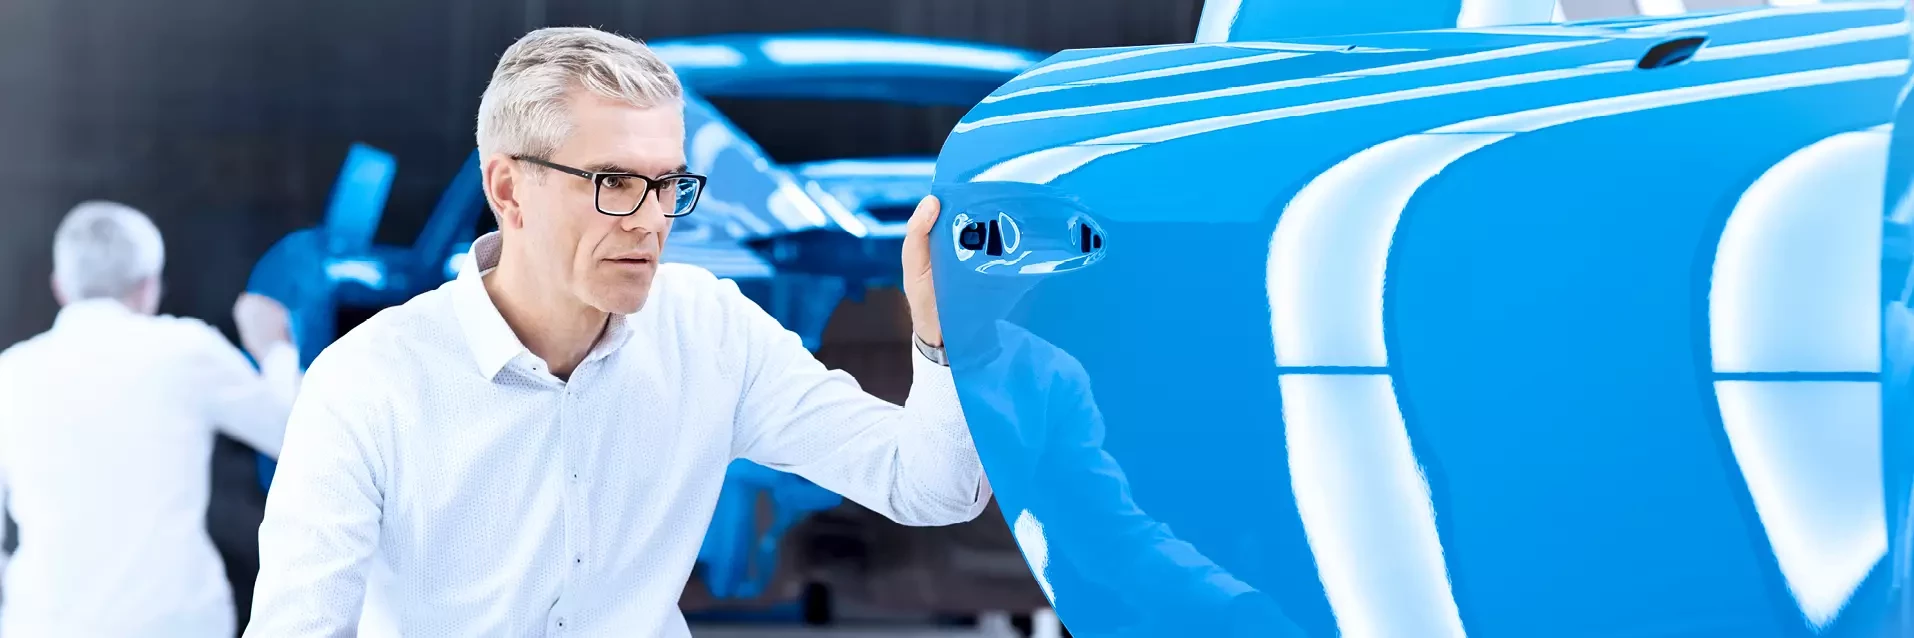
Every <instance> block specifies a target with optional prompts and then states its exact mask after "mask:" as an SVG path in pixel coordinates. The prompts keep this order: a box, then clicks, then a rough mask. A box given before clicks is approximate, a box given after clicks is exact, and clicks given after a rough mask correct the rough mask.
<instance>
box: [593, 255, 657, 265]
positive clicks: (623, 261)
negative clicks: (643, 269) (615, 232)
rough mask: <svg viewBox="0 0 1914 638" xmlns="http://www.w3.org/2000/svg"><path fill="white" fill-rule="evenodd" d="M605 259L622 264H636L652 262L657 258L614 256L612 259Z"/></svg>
mask: <svg viewBox="0 0 1914 638" xmlns="http://www.w3.org/2000/svg"><path fill="white" fill-rule="evenodd" d="M605 261H609V262H611V263H614V264H619V265H622V266H636V265H643V264H650V263H652V262H653V261H655V260H653V259H652V258H650V257H614V258H611V259H607V260H605Z"/></svg>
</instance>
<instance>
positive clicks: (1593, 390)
mask: <svg viewBox="0 0 1914 638" xmlns="http://www.w3.org/2000/svg"><path fill="white" fill-rule="evenodd" d="M1690 35H1703V36H1706V37H1707V38H1708V42H1707V44H1706V46H1705V47H1704V48H1703V49H1702V50H1701V51H1700V53H1699V54H1698V55H1697V56H1696V57H1695V58H1694V59H1691V60H1689V61H1687V62H1684V63H1681V64H1678V65H1675V66H1670V67H1666V68H1661V69H1654V70H1640V69H1636V68H1635V63H1636V61H1637V60H1639V59H1640V57H1641V56H1642V55H1643V54H1644V53H1646V52H1647V51H1648V50H1650V49H1651V48H1652V47H1654V46H1655V45H1657V44H1659V43H1661V42H1664V41H1667V40H1670V39H1674V38H1677V37H1682V36H1690ZM1908 38H1909V36H1908V31H1907V27H1906V22H1905V16H1904V10H1903V9H1902V7H1901V6H1900V5H1898V4H1883V3H1850V4H1840V5H1827V6H1823V7H1819V8H1797V9H1775V10H1758V11H1750V12H1745V13H1740V14H1733V15H1712V16H1683V17H1676V18H1669V19H1654V20H1639V21H1634V22H1631V23H1611V24H1608V25H1593V26H1591V25H1567V26H1563V27H1559V28H1546V29H1532V30H1514V31H1509V30H1503V31H1498V32H1496V33H1487V34H1485V33H1471V32H1460V31H1448V32H1428V33H1404V34H1384V35H1374V36H1361V35H1359V36H1346V37H1335V38H1319V39H1316V40H1309V41H1303V42H1294V43H1292V44H1321V43H1326V42H1335V43H1342V44H1347V45H1355V46H1358V47H1368V48H1358V49H1352V50H1335V49H1332V50H1327V51H1324V50H1318V51H1310V52H1307V54H1306V55H1300V56H1294V57H1285V58H1281V59H1266V60H1262V61H1257V62H1253V63H1249V64H1242V65H1238V66H1223V67H1212V68H1210V70H1203V69H1194V70H1188V71H1189V72H1185V73H1180V74H1177V75H1175V76H1167V75H1166V76H1155V75H1152V74H1151V71H1152V70H1154V69H1156V68H1168V67H1174V66H1182V65H1190V64H1195V63H1198V62H1196V61H1199V60H1212V61H1213V60H1217V59H1232V58H1233V57H1239V56H1242V55H1246V53H1245V52H1243V51H1238V50H1210V49H1212V48H1214V47H1210V46H1180V47H1177V48H1176V51H1174V52H1171V53H1165V54H1161V55H1144V56H1137V55H1126V56H1120V57H1119V56H1110V57H1105V58H1102V59H1104V60H1107V61H1106V62H1101V63H1099V62H1095V60H1096V59H1098V56H1107V55H1109V54H1110V53H1111V52H1108V51H1104V52H1066V53H1063V54H1059V55H1058V56H1057V57H1056V58H1053V59H1052V60H1050V61H1047V62H1046V63H1045V64H1044V65H1040V66H1038V67H1036V68H1035V69H1033V70H1032V71H1031V72H1029V73H1027V74H1025V75H1024V76H1023V77H1022V78H1020V79H1018V80H1015V81H1012V82H1010V83H1008V84H1007V85H1006V86H1005V87H1003V89H1001V90H1000V91H999V92H998V93H996V94H994V95H993V96H992V97H991V98H989V99H987V100H986V101H985V102H984V103H983V104H981V105H979V106H978V107H977V108H976V109H974V110H973V111H972V112H971V113H970V115H969V116H968V117H966V118H965V120H964V122H963V123H962V124H960V125H959V126H958V129H957V131H956V132H954V133H953V134H952V136H951V138H950V139H949V141H948V142H947V143H946V145H945V147H944V150H943V154H942V156H941V157H940V158H939V161H938V166H937V171H936V175H937V181H936V186H935V192H936V193H937V194H938V195H939V196H940V197H942V198H943V199H944V201H945V203H946V208H945V213H944V219H943V223H940V224H939V227H938V230H937V234H936V235H935V236H934V237H933V242H934V245H935V246H937V247H938V248H937V250H936V251H934V253H933V254H934V255H935V259H936V260H937V263H936V268H935V273H936V276H937V289H938V292H939V300H938V301H939V308H940V311H941V313H942V317H943V324H944V326H945V338H946V343H947V344H948V347H949V348H950V353H951V356H952V364H953V369H954V372H955V373H956V376H957V382H958V387H959V391H960V394H961V396H962V400H963V404H964V409H965V413H966V416H967V418H968V419H969V422H970V425H971V428H972V432H973V435H974V438H975V440H976V441H977V443H978V446H979V448H980V452H981V453H982V455H983V460H984V464H985V467H986V470H987V471H988V473H989V475H990V479H991V483H992V485H993V487H994V488H995V489H996V492H997V498H998V500H999V503H1000V505H1001V506H1002V509H1003V511H1004V512H1005V516H1006V518H1007V519H1008V522H1009V524H1010V525H1011V527H1012V529H1013V531H1014V532H1016V534H1017V536H1018V539H1019V543H1020V545H1021V546H1022V548H1023V550H1024V553H1025V556H1026V558H1028V559H1029V561H1030V562H1031V564H1032V566H1033V571H1034V572H1035V573H1036V574H1037V575H1038V576H1039V577H1040V581H1041V582H1042V584H1043V586H1044V588H1045V590H1046V592H1047V593H1049V594H1050V595H1051V597H1052V598H1053V601H1054V603H1055V605H1056V607H1057V609H1058V610H1059V613H1060V614H1061V616H1062V618H1063V620H1064V621H1065V622H1066V623H1068V625H1069V627H1070V629H1071V632H1072V634H1073V635H1079V636H1161V635H1242V636H1274V635H1307V636H1335V635H1339V634H1340V635H1350V636H1356V635H1363V636H1386V637H1393V636H1404V637H1417V638H1420V637H1423V636H1460V635H1468V636H1476V637H1511V638H1514V637H1521V638H1527V637H1533V636H1561V637H1575V636H1709V637H1714V636H1720V637H1724V638H1725V637H1735V638H1743V637H1763V636H1775V637H1781V636H1837V637H1849V636H1854V637H1859V636H1869V637H1872V636H1899V635H1906V634H1905V633H1903V632H1905V631H1908V630H1910V626H1908V625H1904V624H1899V623H1901V622H1902V621H1903V619H1904V617H1906V616H1907V615H1908V614H1909V611H1910V608H1909V607H1908V606H1907V604H1906V603H1905V602H1904V600H1905V598H1906V597H1907V593H1906V588H1905V587H1902V586H1900V584H1899V582H1900V580H1897V577H1896V576H1895V574H1897V573H1906V570H1907V569H1908V568H1909V567H1910V566H1914V563H1911V562H1910V560H1909V559H1910V554H1909V551H1910V550H1909V546H1908V542H1907V540H1906V537H1907V536H1908V535H1907V534H1906V530H1907V529H1909V527H1908V525H1906V524H1905V523H1903V522H1902V521H1904V520H1906V518H1907V517H1908V511H1909V508H1908V507H1907V505H1906V503H1907V500H1908V494H1909V475H1910V468H1914V459H1909V458H1907V457H1908V455H1909V454H1910V452H1908V451H1907V448H1908V443H1909V441H1910V434H1914V431H1911V430H1910V428H1911V427H1914V426H1910V425H1909V418H1908V416H1907V408H1906V407H1905V406H1906V396H1907V384H1906V381H1905V380H1906V379H1907V374H1906V371H1907V370H1908V369H1909V365H1910V362H1914V355H1911V354H1906V353H1904V350H1903V349H1901V348H1904V346H1903V345H1900V344H1905V343H1908V341H1907V340H1906V336H1907V335H1906V328H1905V327H1904V324H1897V323H1896V322H1897V321H1901V320H1900V319H1896V313H1902V314H1903V315H1904V314H1905V312H1906V311H1905V304H1906V302H1905V298H1906V297H1905V295H1903V294H1901V292H1900V291H1901V290H1903V289H1904V288H1905V286H1904V285H1903V284H1902V283H1901V280H1905V279H1906V272H1905V271H1906V270H1907V267H1906V264H1907V263H1908V262H1909V261H1910V256H1909V255H1908V247H1907V242H1906V240H1905V237H1906V235H1907V230H1906V223H1905V222H1904V221H1903V222H1901V224H1900V225H1899V226H1898V227H1897V226H1896V225H1895V224H1894V223H1889V224H1888V225H1887V229H1888V230H1887V234H1886V237H1887V242H1886V246H1887V249H1886V253H1885V255H1884V256H1885V259H1883V253H1876V252H1874V251H1875V246H1877V245H1881V240H1882V238H1883V235H1882V234H1881V232H1880V231H1878V230H1876V229H1877V228H1879V227H1877V226H1875V225H1874V222H1873V221H1872V220H1873V218H1874V216H1876V215H1880V214H1882V213H1883V211H1884V210H1887V211H1892V210H1894V208H1892V206H1894V205H1895V204H1896V203H1897V202H1899V201H1901V198H1903V197H1904V196H1905V193H1906V191H1907V189H1908V187H1907V184H1908V175H1907V173H1908V169H1907V168H1906V162H1905V161H1904V160H1905V159H1906V158H1907V157H1910V156H1909V155H1907V154H1906V149H1907V148H1914V146H1909V143H1908V142H1906V141H1905V136H1906V129H1894V130H1893V132H1890V130H1889V129H1888V128H1885V127H1884V125H1887V124H1889V123H1890V122H1892V121H1893V120H1894V119H1895V118H1896V110H1895V109H1896V104H1897V100H1898V99H1899V96H1900V95H1901V93H1902V91H1903V87H1904V86H1905V85H1906V84H1907V82H1908V75H1907V69H1908V64H1907V60H1908V49H1909V43H1908ZM1231 48H1232V49H1234V48H1235V47H1231ZM1293 48H1295V49H1303V48H1305V47H1301V46H1297V47H1293ZM1263 50H1264V51H1266V50H1268V49H1263ZM1131 51H1134V50H1131ZM1066 63H1067V64H1069V65H1070V66H1071V67H1072V68H1067V69H1064V70H1059V71H1052V72H1045V69H1046V68H1047V67H1049V66H1051V65H1062V64H1066ZM1106 65H1107V68H1105V67H1106ZM1158 65H1160V66H1158ZM1106 71H1107V72H1108V73H1109V74H1110V75H1107V76H1106V75H1103V73H1104V72H1106ZM1121 76H1128V77H1121ZM1107 77H1119V79H1118V80H1116V81H1105V82H1098V81H1097V80H1098V79H1099V78H1107ZM1901 113H1902V115H1901V117H1906V116H1905V113H1906V111H1905V110H1903V111H1902V112H1901ZM1890 137H1891V138H1892V139H1893V140H1894V141H1895V143H1896V147H1895V148H1894V151H1893V153H1892V157H1893V160H1892V161H1893V166H1894V168H1892V169H1889V168H1888V165H1889V163H1890V160H1889V155H1890V152H1889V141H1890ZM1890 175H1891V177H1890ZM1884 201H1885V202H1886V203H1885V204H1884V203H1883V202H1884ZM979 220H983V221H985V222H989V221H993V220H994V221H996V222H997V227H998V229H999V230H998V233H999V238H998V241H997V242H996V246H995V248H996V249H997V252H1000V253H1001V254H997V255H992V254H990V252H991V251H992V248H993V246H991V245H990V243H991V242H972V243H971V244H970V245H966V243H965V241H964V236H965V235H964V231H965V230H966V229H973V228H975V227H973V226H971V224H974V223H977V222H978V221H979ZM1889 221H1890V222H1892V221H1893V220H1892V218H1890V220H1889ZM1085 224H1088V225H1089V226H1088V228H1089V229H1090V230H1091V232H1090V233H1088V234H1087V235H1086V234H1085V233H1084V230H1083V229H1084V228H1085V227H1086V226H1085ZM1013 226H1014V227H1015V229H1016V230H1015V231H1014V232H1013V231H1011V230H1010V229H1011V228H1012V227H1013ZM984 230H985V232H986V233H987V232H988V229H987V228H986V229H984ZM1897 233H1898V235H1897ZM1086 236H1088V237H1089V238H1090V241H1088V242H1087V243H1086V241H1085V237H1086ZM1896 237H1899V238H1900V239H1896ZM1072 248H1074V249H1075V252H1074V253H1072V250H1071V249H1072ZM1884 270H1885V271H1886V272H1887V273H1888V274H1887V278H1888V279H1889V280H1893V281H1895V282H1896V283H1893V284H1888V283H1883V282H1882V280H1880V279H1877V277H1878V276H1880V275H1878V273H1881V272H1882V271H1884ZM1877 291H1881V292H1886V291H1892V293H1891V294H1888V295H1884V296H1883V299H1882V301H1883V302H1889V303H1887V310H1888V319H1887V320H1886V325H1887V326H1888V328H1887V329H1886V330H1887V338H1886V339H1885V340H1883V339H1882V331H1883V328H1882V325H1883V322H1882V320H1881V315H1880V314H1879V313H1880V309H1881V308H1882V305H1881V304H1880V303H1879V302H1877V300H1876V294H1875V293H1876V292H1877ZM1896 304H1898V305H1896ZM1897 326H1901V327H1897ZM1883 344H1885V345H1886V347H1887V348H1888V349H1887V350H1886V353H1887V354H1886V360H1885V362H1883V359H1882V356H1881V353H1882V352H1883V350H1882V347H1883ZM1883 369H1885V370H1887V371H1888V372H1889V374H1888V375H1887V377H1886V378H1885V379H1884V378H1883V377H1882V371H1883ZM1884 381H1885V383H1884ZM1884 405H1885V406H1886V407H1885V409H1886V410H1887V411H1886V413H1885V415H1884V413H1883V412H1882V409H1883V406H1884ZM1889 521H1894V522H1893V523H1892V524H1890V523H1889ZM1890 539H1894V540H1892V541H1890ZM1898 578H1901V579H1904V577H1898Z"/></svg>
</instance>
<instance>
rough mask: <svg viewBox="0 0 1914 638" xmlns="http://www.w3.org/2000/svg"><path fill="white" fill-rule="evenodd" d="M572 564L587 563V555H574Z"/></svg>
mask: <svg viewBox="0 0 1914 638" xmlns="http://www.w3.org/2000/svg"><path fill="white" fill-rule="evenodd" d="M572 564H573V565H583V564H585V557H584V556H573V557H572Z"/></svg>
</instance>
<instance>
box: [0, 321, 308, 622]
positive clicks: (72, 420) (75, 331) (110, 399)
mask: <svg viewBox="0 0 1914 638" xmlns="http://www.w3.org/2000/svg"><path fill="white" fill-rule="evenodd" d="M260 363H261V369H263V370H265V371H266V372H267V374H266V375H265V376H263V377H262V376H261V374H260V373H259V372H256V371H255V370H254V369H253V366H252V364H250V363H248V362H247V361H246V358H245V356H244V355H242V354H240V351H239V350H238V349H237V348H235V347H233V345H232V344H231V343H229V342H228V341H226V338H225V337H224V336H222V335H220V334H219V332H218V331H216V330H214V329H213V328H211V327H209V326H207V325H206V324H204V323H201V322H199V321H196V320H192V319H180V318H174V317H152V316H145V315H140V314H136V313H134V312H132V311H130V310H128V309H127V308H126V307H125V306H122V305H120V304H119V303H118V302H115V301H104V300H92V301H83V302H79V303H74V304H71V305H68V306H67V307H65V308H64V309H62V310H61V311H60V314H59V318H58V319H57V320H55V322H54V325H53V329H52V330H49V331H47V332H46V333H44V334H41V335H39V336H37V337H34V338H32V339H29V340H27V341H24V342H21V343H20V344H18V345H16V346H14V347H12V348H10V349H8V350H7V351H6V352H5V353H4V354H0V481H3V483H0V489H3V490H4V492H5V495H6V499H7V509H8V510H9V511H10V512H11V513H12V514H13V518H14V520H16V521H17V522H18V523H19V525H20V539H19V540H20V543H19V549H18V550H17V552H16V553H15V554H14V556H13V558H12V560H11V561H10V564H9V565H7V567H6V575H5V582H4V586H0V596H3V597H4V603H3V604H0V635H4V636H5V637H6V638H34V637H38V636H50V637H65V636H87V637H89V638H94V637H99V638H108V637H114V636H129V637H132V636H140V637H145V636H161V637H172V636H178V637H185V636H209V637H210V636H220V637H226V636H232V635H233V631H234V627H233V624H234V621H235V614H234V609H233V597H232V591H231V588H230V586H229V585H228V584H227V582H226V570H225V568H224V566H223V565H222V564H221V562H220V558H219V554H218V552H217V551H215V550H214V548H213V541H212V538H211V537H210V536H209V535H208V534H207V532H206V501H207V498H208V494H209V492H210V491H211V477H210V474H209V473H210V471H211V469H210V467H211V466H210V465H209V463H210V458H211V456H212V450H213V434H214V432H215V431H221V432H225V433H227V434H229V435H231V436H233V437H234V438H237V439H239V440H240V441H243V442H245V443H246V444H248V445H251V446H253V447H254V448H256V449H258V450H259V451H261V452H265V453H267V454H277V453H278V452H279V444H280V439H281V436H282V435H283V434H284V428H285V425H286V416H287V413H288V412H289V411H290V408H291V405H292V395H293V393H294V392H295V391H296V387H297V383H298V374H299V357H298V355H297V353H295V352H294V351H293V349H292V347H291V346H290V345H282V346H281V347H280V348H278V349H277V350H275V351H274V352H272V353H270V354H268V355H267V356H266V360H265V361H262V362H260Z"/></svg>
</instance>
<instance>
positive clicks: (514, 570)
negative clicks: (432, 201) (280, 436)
mask: <svg viewBox="0 0 1914 638" xmlns="http://www.w3.org/2000/svg"><path fill="white" fill-rule="evenodd" d="M684 138H685V132H684V119H683V102H682V96H681V90H680V88H679V85H678V81H677V78H676V77H675V76H674V75H673V74H672V72H671V70H670V69H669V68H668V67H666V66H665V65H664V63H663V62H661V61H659V59H658V58H657V57H656V56H654V55H653V54H652V53H651V52H650V51H649V50H647V49H645V48H644V47H643V46H642V45H639V44H638V43H636V42H632V41H630V40H627V39H624V38H620V37H617V36H614V35H610V34H606V33H602V32H598V31H593V30H589V29H546V30H541V31H537V32H534V33H532V34H530V35H527V36H526V37H525V38H524V39H522V40H520V41H519V42H518V43H517V44H514V45H513V46H512V47H511V48H509V49H508V50H506V52H505V54H504V56H503V58H502V59H501V60H500V61H499V64H498V68H497V70H496V72H495V73H494V75H493V76H492V81H491V85H490V86H489V87H488V88H487V89H486V91H485V96H484V98H483V100H481V102H480V106H479V118H478V145H479V152H480V154H481V155H482V156H483V162H484V164H483V171H484V182H485V193H486V197H487V200H488V201H489V203H490V204H491V207H492V210H493V211H494V212H495V213H496V214H497V215H498V217H499V227H500V229H501V230H500V232H499V233H496V234H492V235H487V236H485V237H482V238H480V239H479V240H478V242H477V244H476V245H475V246H474V247H473V250H472V258H473V260H474V261H473V262H472V263H470V264H468V267H467V268H464V269H463V272H462V274H461V275H460V276H459V279H457V280H456V281H453V282H451V283H449V284H447V285H445V286H444V287H442V288H440V289H438V290H435V291H432V292H428V293H426V294H424V295H421V296H419V297H418V298H416V299H414V300H413V301H411V302H409V303H407V304H405V305H403V306H400V307H398V308H394V309H390V310H387V311H385V312H382V313H380V314H379V315H378V316H375V317H373V318H372V319H371V320H370V321H367V322H365V323H364V324H362V325H360V326H359V327H358V328H357V329H355V330H353V331H352V332H351V333H349V334H347V335H345V337H343V338H341V339H340V340H339V341H338V342H337V343H335V344H333V345H332V347H330V348H329V349H327V350H326V352H325V353H324V354H322V355H320V357H319V358H318V360H316V361H315V362H314V363H313V365H312V367H311V369H310V371H309V372H308V376H307V378H306V385H305V386H304V389H303V391H302V394H301V396H300V399H299V404H298V406H297V407H295V408H294V411H293V417H292V422H291V424H290V425H289V426H288V431H287V434H286V453H285V455H284V456H283V458H282V459H281V461H280V465H279V469H278V473H277V474H276V475H275V476H274V482H273V491H272V495H271V497H270V498H269V500H268V502H267V505H266V521H265V524H264V525H263V526H262V527H261V528H260V563H261V572H260V577H259V584H258V588H257V590H256V593H255V603H254V608H253V617H252V624H251V625H250V627H249V630H248V633H249V634H251V635H257V636H272V637H275V638H277V637H281V636H346V635H352V634H354V633H355V632H357V633H359V634H360V635H380V636H386V635H392V636H400V635H402V636H407V637H408V638H409V637H413V636H458V637H466V636H514V637H516V636H537V635H560V634H577V635H585V636H668V637H673V638H678V637H685V636H689V632H688V630H687V629H686V626H685V622H684V618H683V617H682V615H680V614H679V613H678V609H677V601H678V598H679V596H680V594H681V593H682V592H683V589H684V584H685V580H686V578H687V577H688V576H689V575H690V572H691V567H692V563H693V562H694V561H695V559H696V556H697V552H698V545H699V542H700V541H701V539H702V538H703V536H704V530H705V527H706V526H707V525H708V524H709V522H710V518H711V512H712V508H713V507H714V506H715V504H716V502H717V498H718V490H719V486H720V484H721V482H722V481H723V478H724V471H725V467H726V466H727V465H728V464H729V463H730V462H731V460H732V459H736V458H745V459H751V460H753V461H756V462H758V463H761V464H764V465H767V466H770V467H773V468H778V469H783V470H788V471H792V472H796V473H798V474H800V475H802V476H805V477H807V478H809V479H811V480H813V481H815V482H817V483H819V484H821V485H823V486H824V487H827V488H830V489H832V490H834V491H837V492H838V493H841V494H844V495H845V496H847V497H849V498H851V499H852V500H854V501H856V502H858V503H860V504H863V505H864V506H866V507H869V508H871V509H873V510H876V511H878V512H880V513H882V514H884V515H886V516H889V517H890V518H891V519H893V520H896V521H898V522H900V523H904V524H910V525H943V524H953V523H959V522H963V521H967V520H970V519H972V518H975V517H976V516H977V515H978V514H979V513H980V512H982V511H983V509H984V507H985V505H986V504H987V502H988V500H989V490H988V488H987V486H986V485H985V483H984V480H983V470H982V466H981V464H980V463H979V462H978V459H977V453H976V450H975V449H974V448H973V447H972V443H971V440H970V434H969V430H968V429H967V428H966V427H965V423H964V419H963V414H962V412H961V411H960V410H959V408H958V404H957V393H956V389H955V385H954V383H953V381H952V379H951V374H950V371H949V369H948V368H945V367H944V366H942V365H940V363H939V362H940V361H942V358H943V357H942V351H941V347H942V331H941V329H940V328H939V326H938V323H937V314H936V307H935V305H934V301H935V300H934V298H933V295H932V291H931V281H930V259H929V252H928V246H927V243H928V237H929V230H930V227H931V224H932V223H933V221H934V220H935V218H936V215H937V210H936V204H935V202H934V201H928V200H927V201H926V202H925V204H924V205H923V206H920V207H919V210H918V213H917V215H916V216H915V217H914V218H913V219H912V220H911V231H910V236H909V238H908V240H907V243H906V246H905V249H904V253H905V254H904V270H905V273H906V279H907V282H906V285H905V292H906V293H907V295H908V297H909V299H910V304H911V307H912V319H913V323H914V326H915V329H916V334H917V336H918V342H919V343H918V346H919V353H920V355H919V356H918V357H917V361H916V371H915V378H914V383H913V386H912V390H911V395H910V398H909V400H908V401H907V402H906V405H904V406H897V405H894V404H891V403H887V402H885V401H883V400H880V399H877V398H875V397H872V396H870V395H869V394H866V393H864V392H863V391H862V390H860V389H859V388H858V386H857V384H856V382H855V381H853V380H852V379H851V378H850V377H849V375H846V374H844V373H842V372H835V371H831V370H827V369H825V368H824V367H823V366H822V365H819V364H818V362H817V361H816V360H815V359H813V358H812V357H811V355H810V352H808V351H807V350H805V349H804V346H803V345H802V344H801V343H800V342H799V340H798V337H797V335H795V334H792V333H791V332H789V331H787V330H784V329H783V328H782V327H781V326H779V325H778V323H777V322H776V321H775V320H773V319H772V318H771V317H770V316H769V315H767V314H765V313H764V311H762V310H761V309H759V308H758V307H757V306H756V305H755V304H753V303H752V302H751V301H750V300H749V299H747V298H745V296H744V295H743V294H741V293H739V291H738V288H737V286H736V285H734V284H732V283H731V282H727V281H720V280H718V279H717V278H715V277H713V276H712V275H711V273H709V272H707V271H704V270H700V269H698V268H694V267H690V266H684V265H679V264H660V263H659V256H660V255H661V254H662V251H663V249H664V244H665V240H666V238H667V236H668V235H669V233H670V231H671V222H672V219H673V218H674V217H676V216H681V215H684V214H689V213H690V212H691V211H692V209H693V207H694V206H695V205H696V203H697V199H698V196H699V194H700V192H701V189H702V187H703V183H704V177H703V176H698V175H687V174H685V155H684V146H685V139H684ZM362 612H363V615H362ZM362 619H363V624H361V621H362Z"/></svg>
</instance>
